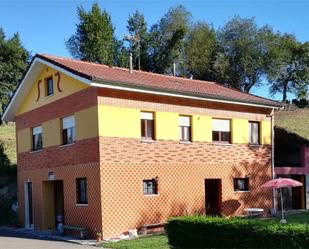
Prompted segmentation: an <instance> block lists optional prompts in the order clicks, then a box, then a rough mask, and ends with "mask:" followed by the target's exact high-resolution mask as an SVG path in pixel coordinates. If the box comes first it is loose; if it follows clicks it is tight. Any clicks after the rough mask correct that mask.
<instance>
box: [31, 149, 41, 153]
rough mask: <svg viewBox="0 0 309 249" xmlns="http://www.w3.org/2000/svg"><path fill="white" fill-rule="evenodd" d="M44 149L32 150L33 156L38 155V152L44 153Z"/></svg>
mask: <svg viewBox="0 0 309 249" xmlns="http://www.w3.org/2000/svg"><path fill="white" fill-rule="evenodd" d="M42 151H43V149H40V150H31V151H30V153H31V154H35V153H38V152H42Z"/></svg>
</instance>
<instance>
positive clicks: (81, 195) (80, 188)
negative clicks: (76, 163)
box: [76, 177, 88, 204]
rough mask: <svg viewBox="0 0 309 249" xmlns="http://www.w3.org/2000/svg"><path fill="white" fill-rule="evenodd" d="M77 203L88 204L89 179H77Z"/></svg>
mask: <svg viewBox="0 0 309 249" xmlns="http://www.w3.org/2000/svg"><path fill="white" fill-rule="evenodd" d="M76 202H77V204H87V203H88V200H87V178H85V177H82V178H76Z"/></svg>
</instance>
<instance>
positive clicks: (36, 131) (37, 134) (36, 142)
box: [32, 125, 43, 151]
mask: <svg viewBox="0 0 309 249" xmlns="http://www.w3.org/2000/svg"><path fill="white" fill-rule="evenodd" d="M42 147H43V143H42V126H41V125H40V126H36V127H33V128H32V150H33V151H36V150H41V149H42Z"/></svg>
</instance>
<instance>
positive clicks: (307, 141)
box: [274, 125, 309, 145]
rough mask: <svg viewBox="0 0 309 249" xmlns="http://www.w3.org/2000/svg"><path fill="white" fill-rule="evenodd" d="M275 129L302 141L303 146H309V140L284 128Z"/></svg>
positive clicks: (277, 127) (276, 127) (276, 126)
mask: <svg viewBox="0 0 309 249" xmlns="http://www.w3.org/2000/svg"><path fill="white" fill-rule="evenodd" d="M274 128H275V129H277V130H280V131H281V132H284V133H285V134H287V135H289V136H293V137H294V138H296V139H297V140H298V141H301V142H302V143H303V144H306V145H309V139H307V138H305V137H303V136H301V135H299V134H298V133H296V132H293V131H290V130H289V129H287V128H285V127H282V126H278V125H275V127H274Z"/></svg>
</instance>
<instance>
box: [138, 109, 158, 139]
mask: <svg viewBox="0 0 309 249" xmlns="http://www.w3.org/2000/svg"><path fill="white" fill-rule="evenodd" d="M141 137H142V139H149V140H154V139H155V136H154V114H153V113H152V112H141Z"/></svg>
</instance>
